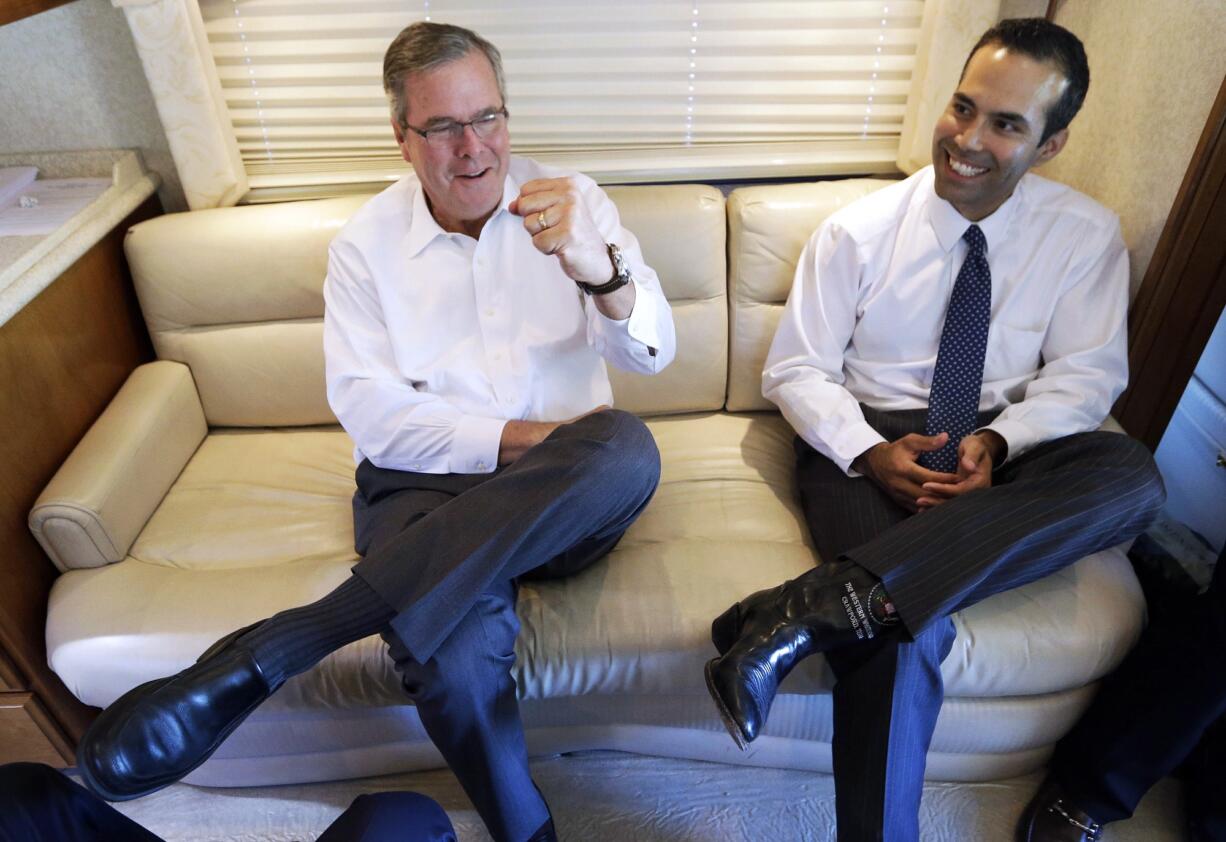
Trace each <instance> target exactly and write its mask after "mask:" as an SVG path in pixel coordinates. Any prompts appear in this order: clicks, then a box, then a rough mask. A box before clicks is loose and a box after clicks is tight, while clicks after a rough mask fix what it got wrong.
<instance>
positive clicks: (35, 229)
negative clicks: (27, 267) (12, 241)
mask: <svg viewBox="0 0 1226 842" xmlns="http://www.w3.org/2000/svg"><path fill="white" fill-rule="evenodd" d="M110 186H111V179H109V178H49V179H46V180H45V181H35V182H34V183H32V184H30V185H28V186H27V187H26V188H25V189H24V190H20V191H18V193H17V195H16V196H14V197H13V198H12V199H10V200H9V203H8V205H7V206H3V207H0V237H34V236H42V235H44V234H50V233H51V232H52V231H54V230H55V229H57V228H59V227H60V226H61V225H63V224H64V223H65V222H67V221H68V220H69V219H71V218H72V217H73V216H74V215H75V214H76V213H77V212H78V211H80V210H81V209H82V208H84V207H85V206H86V205H88V204H89V203H90V202H92V201H94V200H95V199H97V198H98V197H99V196H101V195H102V194H103V193H105V192H106V190H107V188H108V187H110ZM25 196H28V197H31V198H33V199H35V200H36V201H37V204H35V205H34V206H33V207H24V208H23V207H20V205H19V204H18V202H19V200H20V199H21V198H22V197H25Z"/></svg>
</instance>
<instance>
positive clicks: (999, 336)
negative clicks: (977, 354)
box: [983, 322, 1047, 381]
mask: <svg viewBox="0 0 1226 842" xmlns="http://www.w3.org/2000/svg"><path fill="white" fill-rule="evenodd" d="M1046 335H1047V329H1046V328H1045V327H1041V328H1030V327H1018V326H1016V325H1009V324H1005V323H1003V322H993V323H992V324H991V326H990V327H989V328H988V351H987V355H986V356H985V358H984V362H983V379H984V380H985V381H997V380H1018V379H1020V378H1024V377H1030V376H1031V375H1033V374H1034V373H1035V372H1036V371H1038V370H1039V366H1040V364H1041V359H1042V352H1043V338H1044V337H1045V336H1046Z"/></svg>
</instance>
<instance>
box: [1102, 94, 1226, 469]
mask: <svg viewBox="0 0 1226 842" xmlns="http://www.w3.org/2000/svg"><path fill="white" fill-rule="evenodd" d="M1224 232H1226V79H1223V81H1222V86H1221V87H1220V88H1219V89H1218V94H1217V99H1216V100H1215V101H1214V103H1213V108H1212V110H1211V111H1210V112H1209V119H1208V120H1207V121H1206V122H1205V128H1204V130H1203V131H1202V132H1201V136H1200V142H1199V143H1198V144H1197V146H1196V152H1195V153H1194V154H1193V155H1192V161H1191V163H1190V164H1189V165H1188V169H1187V172H1185V173H1184V178H1183V184H1182V185H1180V187H1179V193H1178V194H1177V195H1176V197H1175V203H1174V204H1173V205H1172V207H1171V213H1170V215H1169V216H1167V220H1166V226H1165V227H1164V228H1163V229H1162V236H1161V237H1160V238H1159V240H1158V244H1157V246H1156V248H1155V249H1154V256H1153V258H1152V259H1151V260H1150V262H1149V267H1148V268H1147V270H1146V272H1145V278H1144V280H1143V281H1142V282H1141V288H1140V290H1138V292H1137V297H1136V299H1135V300H1134V301H1133V304H1132V311H1131V314H1130V316H1129V320H1128V335H1129V343H1128V366H1129V370H1130V371H1131V374H1132V377H1131V384H1130V385H1129V387H1128V390H1127V391H1125V392H1124V394H1123V395H1121V396H1120V399H1119V401H1117V402H1116V404H1115V409H1114V410H1113V412H1114V414H1115V417H1116V419H1117V420H1118V421H1119V422H1120V424H1121V425H1122V426H1123V427H1124V429H1125V430H1127V431H1128V432H1129V434H1131V435H1132V436H1134V437H1136V438H1138V439H1140V440H1141V441H1142V442H1144V443H1145V444H1146V445H1147V446H1149V448H1150V449H1151V450H1152V449H1154V448H1156V447H1157V446H1158V442H1159V441H1160V440H1161V439H1162V434H1163V433H1164V432H1165V431H1166V427H1167V424H1169V423H1170V420H1171V416H1172V415H1174V413H1175V407H1176V405H1178V403H1179V399H1180V397H1181V396H1182V395H1183V392H1184V389H1185V388H1186V387H1187V385H1188V381H1189V380H1190V379H1191V378H1192V372H1193V370H1194V369H1195V368H1196V363H1197V362H1198V361H1199V360H1200V356H1201V352H1202V351H1204V349H1205V344H1206V343H1208V341H1209V336H1210V334H1211V333H1212V332H1213V328H1214V326H1215V325H1216V324H1217V321H1218V318H1219V317H1220V316H1221V313H1222V308H1223V306H1226V233H1224Z"/></svg>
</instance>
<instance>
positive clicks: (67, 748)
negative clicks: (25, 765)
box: [0, 693, 74, 768]
mask: <svg viewBox="0 0 1226 842" xmlns="http://www.w3.org/2000/svg"><path fill="white" fill-rule="evenodd" d="M19 761H24V762H34V763H46V764H47V765H49V766H55V767H56V768H63V767H64V766H71V765H72V764H73V762H74V758H73V750H72V745H71V744H70V743H69V742H68V740H66V739H65V738H64V734H63V733H62V732H61V731H60V729H59V727H58V726H57V725H56V724H55V720H53V719H52V718H51V717H50V716H49V715H48V714H47V711H46V710H44V709H43V706H42V705H41V704H39V702H38V699H37V698H36V697H35V696H34V694H33V693H0V763H16V762H19Z"/></svg>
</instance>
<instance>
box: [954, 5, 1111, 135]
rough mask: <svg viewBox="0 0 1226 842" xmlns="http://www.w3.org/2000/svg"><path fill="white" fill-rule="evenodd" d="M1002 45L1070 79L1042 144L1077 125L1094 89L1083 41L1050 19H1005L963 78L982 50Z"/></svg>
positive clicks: (984, 40)
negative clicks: (1069, 126)
mask: <svg viewBox="0 0 1226 842" xmlns="http://www.w3.org/2000/svg"><path fill="white" fill-rule="evenodd" d="M992 45H999V46H1001V47H1004V48H1005V49H1007V50H1011V51H1013V52H1015V53H1021V54H1022V55H1025V56H1029V57H1030V58H1032V59H1034V60H1035V61H1045V62H1050V63H1051V64H1054V65H1055V66H1056V67H1057V68H1059V70H1060V73H1061V74H1062V75H1063V76H1064V78H1065V79H1066V80H1068V85H1066V86H1065V88H1064V92H1063V93H1062V94H1060V98H1059V99H1057V100H1056V101H1055V102H1054V103H1053V104H1052V105H1051V106H1050V107H1049V108H1048V109H1047V113H1046V114H1045V115H1044V122H1043V137H1042V138H1040V140H1039V143H1043V142H1045V141H1046V140H1047V139H1048V138H1049V137H1051V136H1052V135H1054V134H1055V133H1056V132H1058V131H1060V130H1061V129H1063V128H1066V127H1067V126H1068V124H1069V123H1071V122H1073V118H1074V117H1076V116H1077V112H1078V111H1080V110H1081V103H1082V102H1084V101H1085V98H1086V91H1087V90H1089V87H1090V65H1089V63H1088V62H1087V61H1086V49H1085V47H1084V46H1083V45H1082V43H1081V39H1080V38H1078V37H1077V36H1076V35H1074V34H1073V33H1071V32H1069V31H1068V30H1067V29H1065V28H1064V27H1063V26H1059V25H1058V24H1054V23H1052V22H1051V21H1049V20H1047V19H1046V18H1010V19H1009V20H1002V21H1001V22H1000V23H998V24H996V26H994V27H992V28H991V29H989V30H988V31H987V32H985V33H983V35H982V36H981V37H980V39H979V43H977V44H975V46H974V47H973V48H972V49H971V51H970V54H969V55H967V57H966V63H965V64H963V65H962V75H963V76H965V75H966V68H967V66H968V65H970V63H971V58H972V56H974V55H975V53H977V52H979V49H980V48H981V47H987V46H992Z"/></svg>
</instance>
